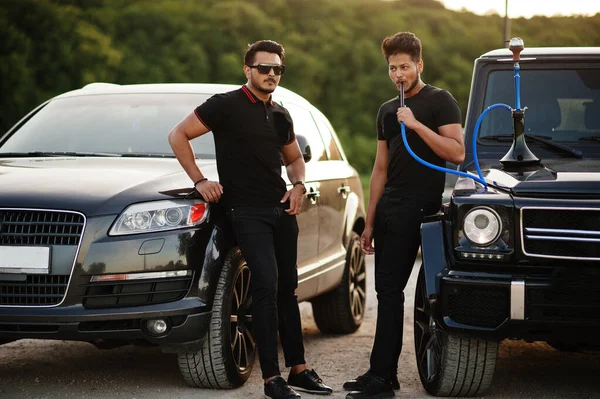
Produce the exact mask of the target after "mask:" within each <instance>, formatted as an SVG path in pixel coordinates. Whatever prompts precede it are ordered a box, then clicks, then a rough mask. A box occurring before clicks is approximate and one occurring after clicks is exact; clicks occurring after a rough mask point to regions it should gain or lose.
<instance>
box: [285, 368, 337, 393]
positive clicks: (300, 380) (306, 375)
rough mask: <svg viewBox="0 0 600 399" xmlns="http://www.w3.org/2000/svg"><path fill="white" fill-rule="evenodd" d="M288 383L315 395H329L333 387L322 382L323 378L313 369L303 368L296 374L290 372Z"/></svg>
mask: <svg viewBox="0 0 600 399" xmlns="http://www.w3.org/2000/svg"><path fill="white" fill-rule="evenodd" d="M288 385H290V386H291V387H292V388H294V389H296V390H298V391H302V392H308V393H312V394H316V395H330V394H331V393H332V392H333V389H331V388H330V387H328V386H327V385H325V384H323V380H322V379H321V377H319V375H318V374H317V372H316V371H315V370H308V369H306V370H304V371H302V372H300V373H298V374H290V376H289V377H288Z"/></svg>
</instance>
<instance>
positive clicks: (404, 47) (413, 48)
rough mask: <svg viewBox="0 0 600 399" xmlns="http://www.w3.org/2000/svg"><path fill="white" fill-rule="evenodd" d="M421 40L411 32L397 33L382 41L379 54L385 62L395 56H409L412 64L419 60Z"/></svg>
mask: <svg viewBox="0 0 600 399" xmlns="http://www.w3.org/2000/svg"><path fill="white" fill-rule="evenodd" d="M421 51H422V47H421V40H420V39H419V38H418V37H417V36H416V35H415V34H414V33H412V32H398V33H395V34H393V35H390V36H388V37H386V38H385V39H383V42H382V43H381V52H382V53H383V55H384V56H385V59H386V60H387V61H389V60H390V57H391V56H392V55H395V54H400V53H406V54H409V55H410V57H411V58H412V60H413V61H414V62H419V60H420V59H421Z"/></svg>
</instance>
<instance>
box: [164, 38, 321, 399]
mask: <svg viewBox="0 0 600 399" xmlns="http://www.w3.org/2000/svg"><path fill="white" fill-rule="evenodd" d="M284 58H285V50H284V48H283V46H282V45H280V44H279V43H277V42H274V41H271V40H261V41H257V42H255V43H253V44H252V45H250V46H249V47H248V49H247V50H246V53H245V54H244V74H245V75H246V79H247V83H246V84H245V85H244V86H242V87H241V88H240V89H238V90H234V91H231V92H228V93H222V94H217V95H215V96H213V97H211V98H209V99H208V100H207V101H206V102H205V103H204V104H202V105H200V106H199V107H197V108H196V110H195V111H194V112H192V113H190V114H189V115H188V116H187V117H186V118H185V119H184V120H183V121H181V122H180V123H179V124H178V125H177V126H175V127H174V128H173V129H172V130H171V132H170V133H169V143H170V144H171V147H172V148H173V152H174V153H175V156H176V157H177V159H178V160H179V162H180V163H181V166H182V167H183V168H184V170H185V171H186V172H187V174H188V175H189V177H190V179H191V180H192V181H193V182H194V188H195V189H196V190H197V191H198V192H199V193H200V194H201V195H202V197H203V198H204V199H205V200H206V201H207V202H212V203H216V202H220V203H221V204H223V205H224V207H225V209H226V210H227V214H228V216H229V218H230V220H231V223H232V226H233V230H234V234H235V237H236V239H237V243H238V245H239V247H240V250H241V251H242V255H243V256H244V258H245V259H246V262H247V263H248V267H249V268H250V272H251V276H252V278H251V283H250V284H251V287H250V290H251V293H252V316H253V323H252V324H253V334H254V337H255V339H256V344H257V348H258V353H259V359H260V366H261V370H262V377H263V379H264V382H265V386H264V392H265V395H266V396H267V397H270V398H274V399H293V398H299V397H300V395H298V394H297V393H296V391H295V390H294V388H296V389H297V390H301V391H305V392H310V393H313V394H324V395H328V394H330V393H331V392H332V389H331V388H329V387H328V386H326V385H324V384H323V382H322V380H321V378H319V376H318V375H317V373H316V372H315V371H314V370H310V369H308V368H307V366H306V361H305V359H304V344H303V338H302V326H301V320H300V311H299V308H298V301H297V297H296V293H295V291H296V288H297V287H298V272H297V268H296V259H297V247H298V224H297V221H296V216H295V215H297V214H298V213H299V212H300V209H301V207H302V200H303V197H304V193H305V192H306V189H305V188H304V176H305V165H304V159H303V157H302V153H301V151H300V147H299V145H298V143H297V141H296V136H295V134H294V130H293V124H292V119H291V117H290V115H289V113H288V111H287V110H286V109H285V108H283V107H282V106H280V105H279V104H276V103H274V102H273V101H272V100H271V93H273V91H274V90H275V89H276V88H277V85H278V84H279V80H280V79H281V75H282V74H283V73H284V71H285V65H283V60H284ZM209 131H212V132H213V136H214V140H215V148H216V157H217V170H218V172H219V180H220V181H218V182H217V181H210V180H207V179H206V178H205V177H204V175H203V174H202V172H201V171H200V169H199V168H198V166H197V165H196V161H195V158H194V152H193V150H192V147H191V144H190V141H191V140H192V139H194V138H196V137H199V136H201V135H203V134H205V133H207V132H209ZM281 161H283V163H284V165H285V166H286V171H287V175H288V177H289V179H290V181H292V182H294V184H293V187H292V188H291V189H290V190H287V189H286V184H285V181H284V180H283V178H282V177H281ZM278 332H279V336H280V339H281V344H282V347H283V352H284V358H285V365H286V367H291V370H290V375H289V377H288V380H287V382H286V381H285V380H284V379H283V378H282V377H281V375H280V370H279V362H278V355H277V333H278Z"/></svg>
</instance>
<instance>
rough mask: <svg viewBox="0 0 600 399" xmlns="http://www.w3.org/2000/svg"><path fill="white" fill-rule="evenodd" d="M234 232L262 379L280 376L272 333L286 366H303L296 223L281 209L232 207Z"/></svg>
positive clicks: (230, 211)
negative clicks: (242, 261) (246, 276)
mask: <svg viewBox="0 0 600 399" xmlns="http://www.w3.org/2000/svg"><path fill="white" fill-rule="evenodd" d="M229 215H230V219H231V222H232V226H233V231H234V234H235V236H236V239H237V242H238V245H239V247H240V249H241V251H242V255H243V256H244V258H245V259H246V262H247V263H248V268H249V269H250V292H251V294H252V331H253V335H254V338H255V339H256V345H257V347H258V355H259V360H260V367H261V370H262V376H263V378H269V377H273V376H276V375H280V370H279V361H278V355H277V332H279V339H280V340H281V346H282V347H283V354H284V358H285V365H286V367H291V366H295V365H298V364H304V363H305V360H304V344H303V342H302V325H301V321H300V310H299V308H298V298H297V297H296V288H297V287H298V270H297V252H298V223H297V221H296V216H292V215H289V214H287V213H286V212H285V211H284V209H283V208H281V207H262V208H254V207H234V208H232V209H230V210H229Z"/></svg>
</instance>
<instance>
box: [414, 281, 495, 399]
mask: <svg viewBox="0 0 600 399" xmlns="http://www.w3.org/2000/svg"><path fill="white" fill-rule="evenodd" d="M414 334H415V355H416V357H417V368H418V370H419V377H420V378H421V383H422V384H423V387H424V388H425V390H426V391H427V392H429V393H430V394H431V395H433V396H480V395H481V394H483V393H484V392H485V391H486V390H487V389H488V388H489V386H490V384H491V383H492V376H493V375H494V369H495V367H496V355H497V353H498V342H496V341H486V340H480V339H474V338H464V337H460V336H456V335H453V334H449V333H446V332H444V331H442V330H441V329H440V328H438V327H437V326H436V323H435V321H434V319H433V317H432V315H431V306H430V304H429V300H428V299H427V292H426V290H425V275H424V273H423V269H421V271H420V273H419V278H418V280H417V289H416V292H415V313H414Z"/></svg>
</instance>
